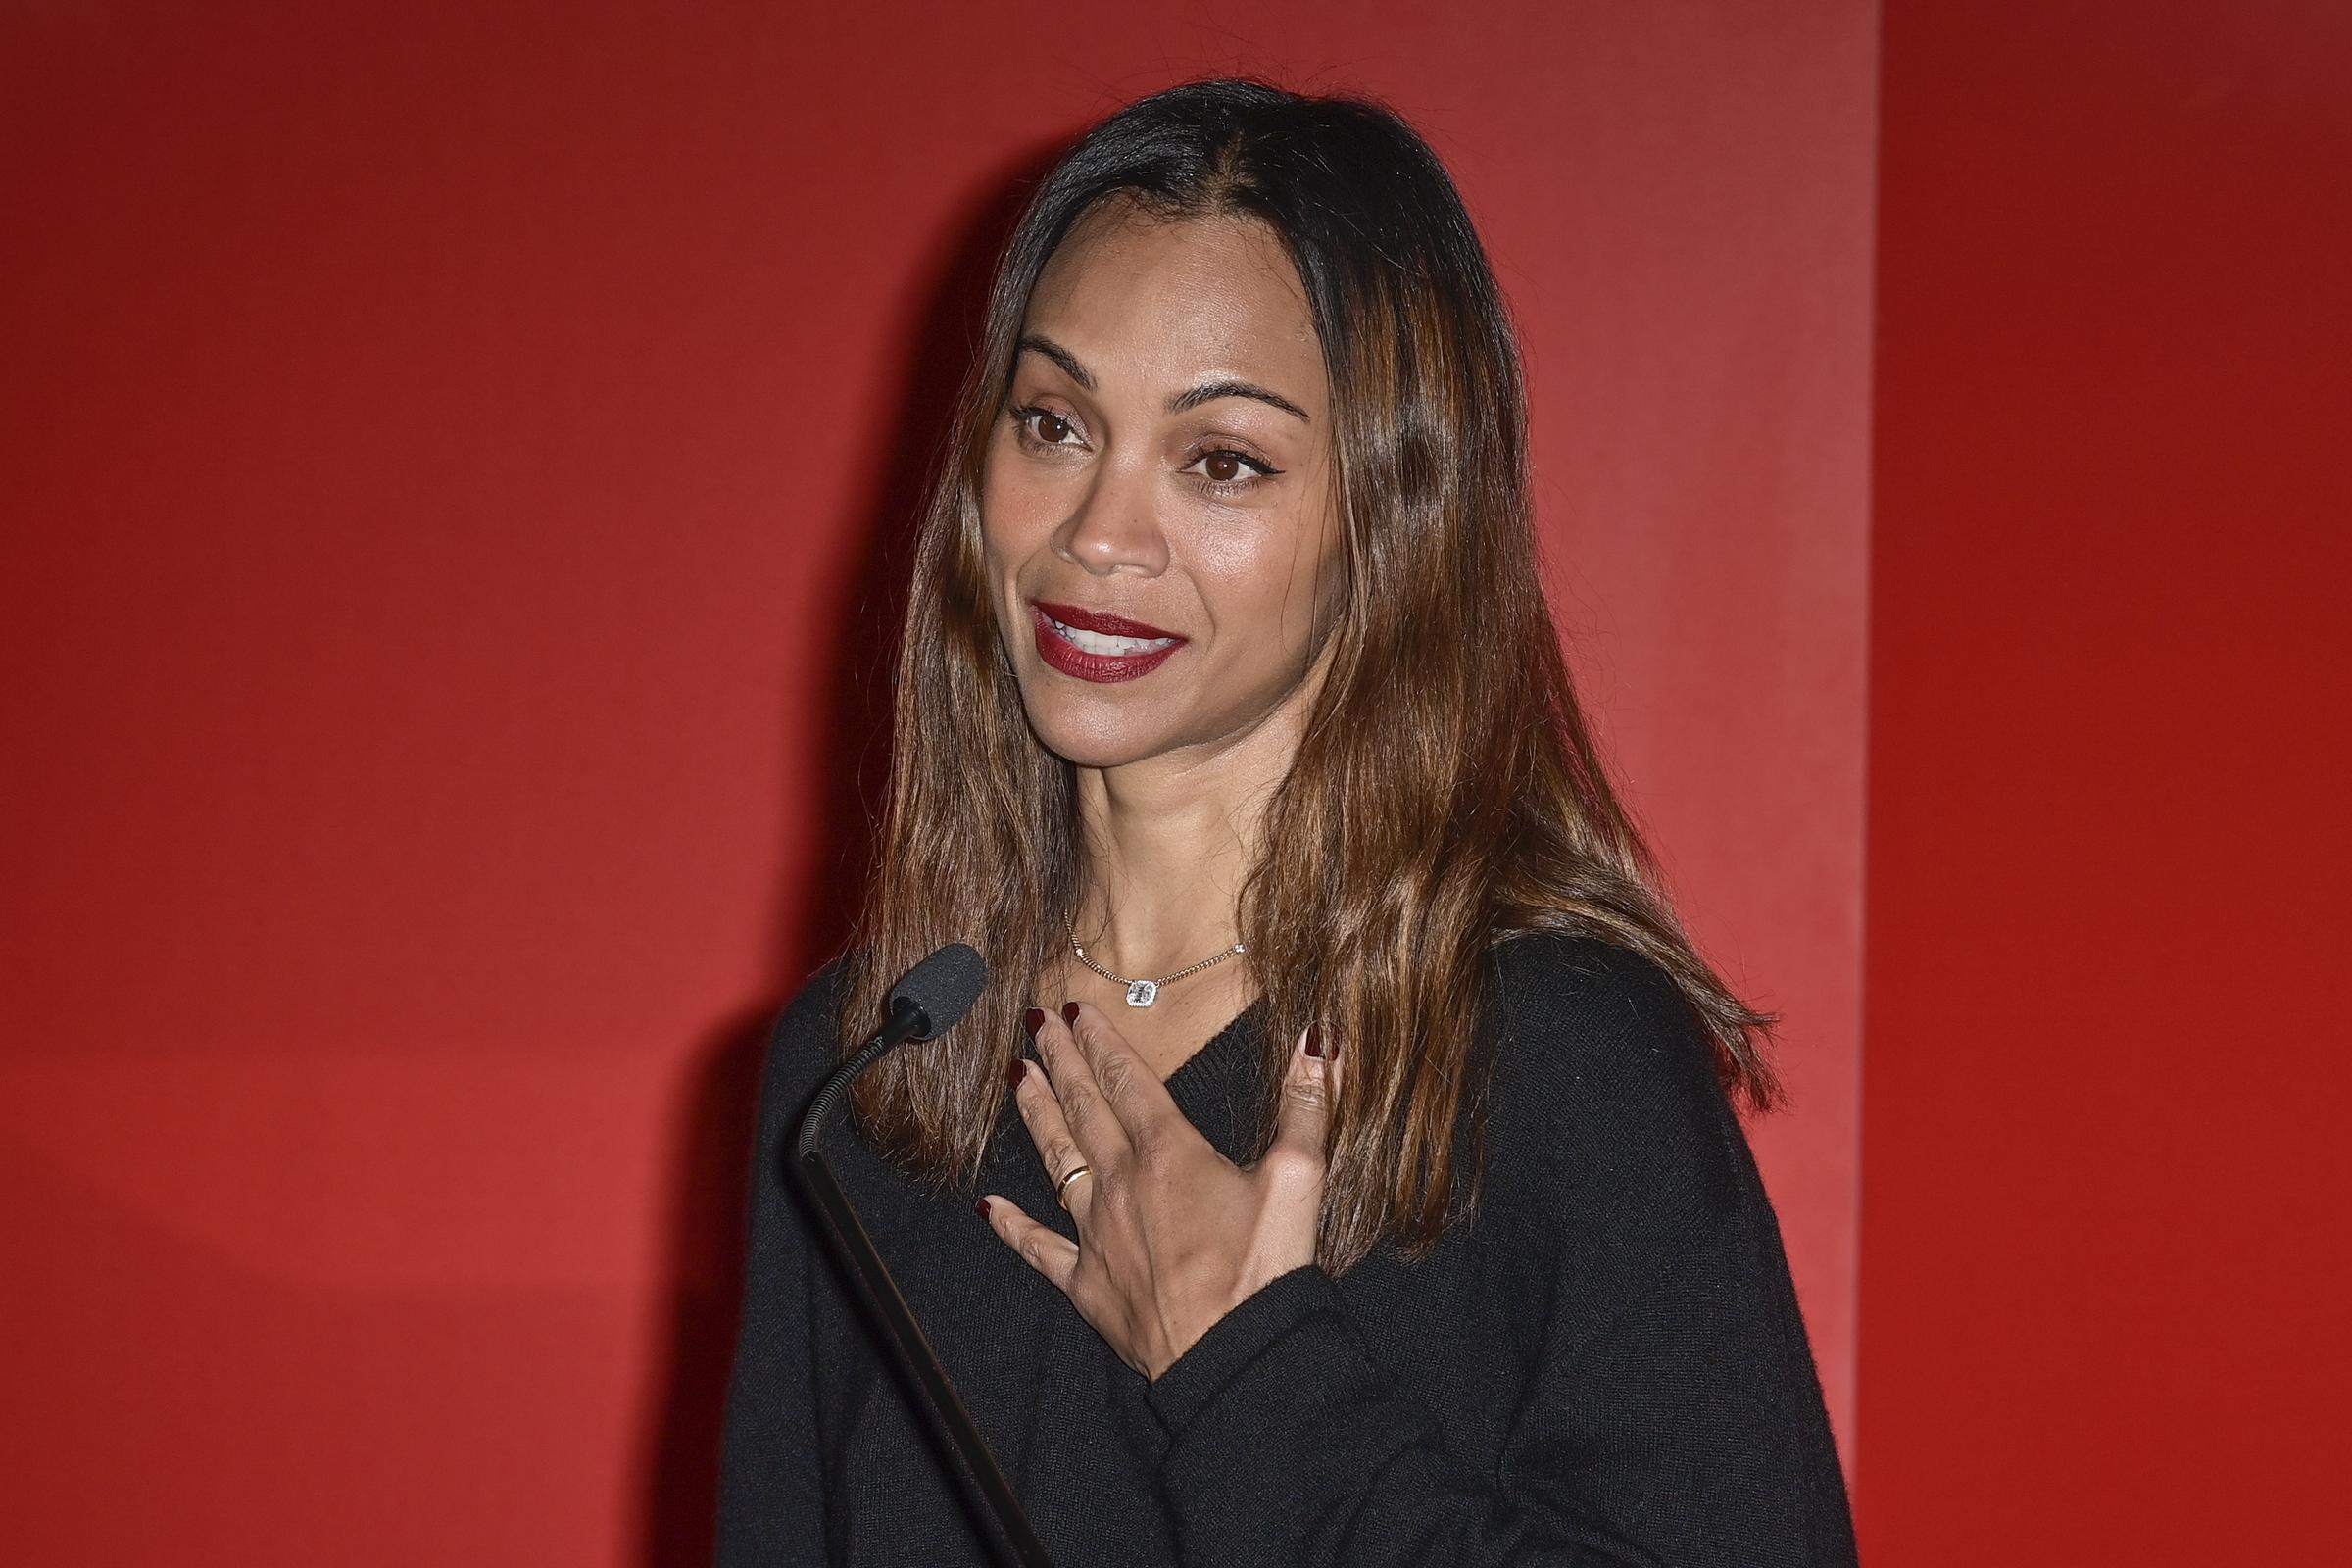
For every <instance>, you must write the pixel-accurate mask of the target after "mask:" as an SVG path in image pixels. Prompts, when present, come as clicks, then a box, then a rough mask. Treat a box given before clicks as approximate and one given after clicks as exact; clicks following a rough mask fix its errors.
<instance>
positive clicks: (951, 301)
mask: <svg viewBox="0 0 2352 1568" xmlns="http://www.w3.org/2000/svg"><path fill="white" fill-rule="evenodd" d="M1061 150H1062V149H1061V147H1060V146H1059V145H1058V144H1056V145H1054V146H1051V147H1047V148H1043V149H1039V150H1033V151H1031V152H1029V153H1027V154H1024V155H1023V156H1021V157H1019V158H1016V159H1014V160H1012V161H1011V162H1010V164H1009V165H1008V166H1007V167H1006V168H1005V170H1004V172H1002V173H1000V174H999V175H997V176H996V177H993V178H991V179H990V180H988V181H986V182H985V184H984V186H983V193H982V194H981V195H980V196H978V197H977V198H975V199H974V200H973V201H972V202H971V203H969V204H968V205H967V207H966V208H965V210H964V212H963V213H962V214H961V215H960V216H959V217H958V218H957V219H956V220H954V221H951V222H949V223H948V224H947V225H946V227H945V229H944V231H943V237H942V239H941V242H940V244H939V246H938V247H937V249H936V251H935V253H934V255H935V257H936V260H935V262H934V263H933V265H932V266H931V268H930V269H929V276H930V279H931V281H930V283H929V285H928V287H927V288H924V289H922V290H920V291H918V293H917V294H916V296H915V297H917V298H919V299H922V300H923V301H925V302H926V303H925V304H924V305H923V307H922V309H921V310H920V311H919V312H918V313H916V315H915V316H914V317H913V319H911V320H910V321H909V323H908V325H909V331H908V334H907V338H908V341H907V343H906V345H905V350H904V354H903V357H902V363H904V364H905V366H906V367H907V370H906V375H905V378H904V380H903V382H902V385H901V388H900V392H899V396H898V398H897V400H896V417H895V418H894V419H892V420H891V421H889V422H888V423H886V424H885V425H884V426H883V427H884V428H885V429H887V430H892V431H899V432H910V433H911V434H912V437H913V439H912V440H911V441H910V442H902V443H901V444H900V445H898V446H896V447H890V448H886V450H884V451H883V452H881V453H879V454H877V455H876V458H875V468H874V476H873V480H872V483H871V484H870V486H869V491H868V499H867V500H866V502H865V503H864V505H863V508H862V511H863V513H864V515H865V519H866V524H865V529H864V536H865V538H866V540H867V541H868V543H867V548H866V549H865V551H864V552H863V554H862V556H861V558H860V559H859V562H858V568H857V570H856V572H855V574H854V575H853V576H852V578H851V579H850V580H849V582H848V583H847V584H846V585H845V586H844V591H843V594H842V598H841V602H840V606H839V611H838V613H837V615H836V618H835V624H834V632H833V640H832V648H831V650H830V654H831V658H830V660H829V662H828V664H827V667H826V668H825V669H824V670H823V671H821V672H820V673H817V674H815V675H812V676H811V678H819V679H824V680H826V681H828V682H829V685H830V700H829V702H828V703H827V705H826V713H827V723H826V729H825V737H826V738H827V740H828V742H829V744H827V745H825V746H824V747H822V748H821V755H822V756H823V757H824V758H825V760H826V763H827V765H826V769H825V774H824V778H823V785H822V794H821V796H820V798H819V801H818V809H819V810H820V812H821V813H822V817H823V831H822V835H821V837H820V839H819V842H820V843H821V844H823V845H825V846H826V847H827V848H826V851H825V858H824V859H823V860H822V861H821V862H820V863H819V865H818V866H817V868H816V870H815V871H814V873H813V874H812V876H811V877H810V879H809V883H808V885H807V886H806V887H803V888H799V889H780V890H779V894H778V899H777V905H776V927H777V929H776V933H775V938H774V940H773V941H772V942H771V943H770V949H771V951H772V952H773V953H774V954H775V956H776V966H775V967H776V972H775V974H774V976H773V986H772V989H771V990H770V992H769V994H768V995H767V996H766V997H765V998H764V999H761V1000H760V1001H758V1002H756V1003H753V1004H749V1005H746V1007H745V1008H743V1009H742V1010H741V1011H739V1012H738V1013H736V1014H735V1015H734V1016H733V1017H731V1018H730V1019H728V1020H727V1021H725V1022H723V1023H721V1024H719V1025H718V1026H717V1027H716V1028H715V1029H713V1030H712V1031H711V1034H710V1036H709V1037H708V1038H707V1039H706V1040H704V1041H703V1042H702V1044H701V1045H700V1046H699V1047H697V1048H696V1050H695V1053H694V1055H693V1063H694V1065H693V1066H692V1068H691V1069H690V1071H689V1074H688V1081H687V1082H686V1083H685V1084H683V1085H682V1086H681V1092H680V1094H679V1095H678V1097H677V1099H676V1101H675V1102H674V1103H675V1104H676V1106H677V1107H678V1109H677V1114H678V1117H679V1123H680V1125H679V1126H678V1127H677V1129H676V1136H675V1138H674V1142H673V1147H674V1148H675V1149H676V1150H677V1151H678V1162H677V1164H676V1165H675V1166H674V1167H673V1169H672V1172H671V1185H670V1194H671V1197H670V1203H669V1221H668V1229H667V1237H668V1247H667V1263H666V1278H667V1279H668V1281H669V1283H670V1314H669V1330H668V1340H669V1356H668V1360H667V1365H666V1367H665V1368H664V1369H663V1371H662V1374H660V1375H659V1376H658V1378H657V1380H656V1383H655V1389H654V1394H653V1397H651V1399H650V1400H649V1403H648V1407H647V1414H646V1417H645V1429H644V1433H643V1437H642V1448H641V1452H642V1454H643V1458H642V1461H641V1468H640V1470H639V1475H640V1477H641V1484H642V1487H643V1495H644V1511H643V1514H642V1518H643V1520H644V1526H643V1536H642V1539H641V1541H640V1543H639V1547H640V1550H639V1553H638V1559H639V1561H641V1562H642V1563H644V1564H645V1565H647V1568H682V1565H686V1564H693V1565H695V1568H707V1565H708V1564H709V1563H710V1561H711V1554H712V1549H713V1506H714V1499H715V1497H716V1494H717V1488H718V1437H719V1420H720V1416H721V1413H722V1411H723V1408H724V1405H725V1400H726V1384H727V1374H728V1370H729V1368H730V1366H731V1365H732V1363H733V1360H734V1353H735V1330H736V1321H737V1317H738V1314H739V1310H740V1307H741V1300H740V1298H741V1295H742V1290H743V1239H744V1198H745V1190H746V1184H747V1181H748V1178H749V1173H750V1160H751V1140H752V1130H753V1121H754V1116H755V1112H756V1109H757V1105H758V1096H759V1089H760V1068H761V1065H762V1063H763V1061H764V1059H765V1056H766V1049H767V1039H768V1032H769V1029H770V1028H771V1026H772V1025H773V1023H774V1021H775V1017H776V1014H777V1013H778V1012H779V1011H781V1010H782V1008H783V1006H784V1005H785V1004H786V1003H787V1002H789V1001H790V1000H791V999H792V996H793V995H794V993H795V992H797V991H798V990H799V988H800V985H801V984H802V982H803V980H805V979H806V978H807V977H808V976H809V975H810V974H812V973H813V972H814V971H815V970H816V969H818V968H819V967H821V966H822V965H823V964H824V963H825V962H826V961H827V960H828V959H829V958H831V957H832V956H834V955H836V954H838V953H839V952H840V951H841V950H842V947H843V946H844V944H845V943H846V941H847V939H848V935H849V927H850V920H851V917H852V915H853V914H854V913H855V908H856V906H855V898H856V894H857V891H858V889H859V888H861V887H862V886H863V885H864V880H865V873H866V869H867V866H868V864H869V862H870V859H871V856H872V852H873V830H874V826H875V823H874V822H873V820H872V816H873V813H875V812H876V811H877V810H878V809H879V806H880V802H881V799H882V788H883V785H884V784H885V782H886V781H887V779H888V773H889V756H890V721H891V709H890V692H891V669H892V662H893V660H894V659H895V657H896V653H897V646H896V645H897V635H896V634H897V630H898V627H899V624H900V621H901V619H902V617H903V615H904V613H905V610H906V601H907V570H908V566H909V563H910V560H911V547H912V544H913V537H914V525H915V522H916V520H917V518H918V516H919V513H920V509H921V507H922V503H923V496H924V491H925V488H926V486H927V484H928V481H929V478H930V475H931V472H932V469H933V466H934V465H935V462H936V459H937V456H938V452H939V447H940V445H941V444H942V443H943V442H944V439H945V435H946V430H947V421H948V416H949V411H950V410H951V409H952V407H953V406H954V403H955V399H956V392H957V390H958V389H959V388H960V386H961V384H962V380H963V375H964V370H965V368H966V366H967V364H968V362H969V358H970V355H971V353H972V350H973V348H974V346H975V345H976V343H977V341H978V338H979V333H980V327H981V322H982V320H983V319H984V317H985V314H986V310H987V303H988V282H989V274H990V271H991V270H992V268H993V267H994V265H995V262H996V258H997V253H998V251H999V249H1000V248H1001V247H1002V245H1003V243H1004V241H1005V238H1006V237H1007V236H1008V235H1009V234H1010V232H1011V229H1012V225H1013V222H1014V221H1016V220H1017V219H1018V218H1019V216H1020V210H1021V207H1022V205H1023V204H1024V203H1025V202H1026V201H1027V199H1028V196H1029V193H1030V191H1031V190H1032V189H1033V188H1034V186H1035V184H1036V182H1037V181H1038V179H1039V178H1041V177H1042V176H1043V175H1044V173H1045V172H1046V171H1047V170H1048V169H1050V168H1051V167H1052V165H1053V162H1054V159H1055V158H1056V157H1058V156H1059V154H1060V152H1061ZM878 633H888V635H877V634H878ZM788 742H789V744H790V745H791V746H792V747H793V748H794V749H795V754H796V755H795V756H794V758H793V766H794V768H795V769H797V768H798V767H799V765H800V764H801V761H802V757H801V755H800V752H801V749H802V748H805V747H806V746H807V745H808V743H809V737H807V736H805V735H794V736H791V737H789V738H788ZM799 837H800V835H799V834H798V833H797V832H796V833H792V834H788V835H787V838H788V840H790V839H797V838H799Z"/></svg>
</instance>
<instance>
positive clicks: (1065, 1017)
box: [1061, 1002, 1078, 1023]
mask: <svg viewBox="0 0 2352 1568" xmlns="http://www.w3.org/2000/svg"><path fill="white" fill-rule="evenodd" d="M1061 1021H1062V1022H1063V1023H1076V1022H1077V1021H1078V1004H1076V1003H1075V1002H1065V1003H1063V1004H1062V1005H1061Z"/></svg>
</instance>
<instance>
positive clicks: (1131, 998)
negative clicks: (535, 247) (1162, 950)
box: [1070, 922, 1242, 1007]
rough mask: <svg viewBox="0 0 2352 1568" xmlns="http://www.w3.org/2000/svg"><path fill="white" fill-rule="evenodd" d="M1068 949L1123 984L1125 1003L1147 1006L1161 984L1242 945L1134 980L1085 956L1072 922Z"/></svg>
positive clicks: (1193, 971) (1231, 953)
mask: <svg viewBox="0 0 2352 1568" xmlns="http://www.w3.org/2000/svg"><path fill="white" fill-rule="evenodd" d="M1070 951H1071V952H1072V953H1075V954H1076V955H1078V961H1079V962H1080V963H1083V964H1085V965H1086V966H1087V967H1088V968H1089V969H1092V970H1094V971H1095V973H1097V974H1099V975H1101V976H1102V977H1103V979H1105V980H1108V981H1109V982H1110V983H1111V984H1113V985H1119V986H1125V987H1126V988H1127V1005H1129V1006H1130V1007H1149V1006H1150V1005H1152V1004H1153V1003H1154V1002H1157V1001H1158V1000H1159V988H1160V987H1161V986H1164V985H1171V984H1173V983H1174V982H1176V981H1178V980H1181V979H1183V978H1184V977H1185V976H1186V975H1188V974H1199V973H1200V972H1201V970H1203V969H1205V968H1207V967H1208V966H1209V965H1210V964H1212V963H1223V962H1224V961H1225V960H1226V959H1227V958H1230V957H1232V956H1234V955H1235V954H1237V953H1240V952H1241V951H1242V945H1241V944H1240V943H1239V942H1236V943H1235V944H1234V945H1233V946H1232V947H1230V948H1227V949H1226V950H1225V951H1224V952H1223V953H1220V954H1218V955H1217V956H1215V957H1213V958H1202V959H1201V961H1200V962H1199V963H1188V964H1186V965H1185V966H1184V967H1183V968H1181V969H1179V970H1177V971H1176V972H1175V973H1174V974H1163V975H1161V976H1160V977H1159V978H1158V979H1156V980H1136V979H1132V978H1130V977H1128V976H1126V975H1123V974H1112V973H1111V972H1110V971H1109V970H1108V969H1105V968H1103V966H1102V965H1101V964H1099V963H1097V962H1096V961H1095V960H1094V959H1092V958H1090V957H1088V956H1086V949H1084V948H1083V947H1081V946H1079V944H1078V927H1077V925H1076V924H1075V923H1074V922H1073V923H1072V925H1071V926H1070Z"/></svg>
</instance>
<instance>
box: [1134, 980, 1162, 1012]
mask: <svg viewBox="0 0 2352 1568" xmlns="http://www.w3.org/2000/svg"><path fill="white" fill-rule="evenodd" d="M1158 1000H1159V982H1158V981H1156V980H1131V981H1129V982H1128V985H1127V1005H1129V1006H1130V1007H1149V1006H1150V1005H1152V1003H1154V1002H1156V1001H1158Z"/></svg>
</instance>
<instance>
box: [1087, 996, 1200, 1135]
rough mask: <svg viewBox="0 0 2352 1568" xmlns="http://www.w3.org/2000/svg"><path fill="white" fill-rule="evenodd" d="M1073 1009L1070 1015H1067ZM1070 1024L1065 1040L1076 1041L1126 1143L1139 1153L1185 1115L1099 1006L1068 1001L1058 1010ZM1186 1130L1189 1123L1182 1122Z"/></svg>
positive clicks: (1148, 1063) (1150, 1066)
mask: <svg viewBox="0 0 2352 1568" xmlns="http://www.w3.org/2000/svg"><path fill="white" fill-rule="evenodd" d="M1073 1009H1074V1011H1075V1015H1074V1016H1071V1014H1072V1012H1073ZM1062 1012H1063V1014H1064V1016H1065V1017H1068V1019H1069V1028H1070V1037H1071V1038H1072V1039H1073V1040H1075V1041H1076V1042H1077V1045H1078V1054H1079V1055H1080V1056H1081V1057H1082V1058H1083V1059H1084V1060H1085V1063H1086V1069H1087V1071H1088V1072H1089V1073H1090V1074H1092V1075H1093V1078H1094V1081H1095V1084H1096V1085H1097V1087H1099V1088H1100V1089H1101V1090H1102V1092H1103V1103H1104V1104H1105V1105H1107V1106H1108V1107H1109V1108H1110V1112H1111V1114H1112V1115H1113V1116H1115V1117H1117V1118H1118V1122H1119V1127H1120V1130H1121V1131H1122V1132H1124V1133H1125V1134H1126V1135H1127V1139H1128V1141H1129V1142H1130V1143H1132V1144H1134V1145H1136V1146H1137V1147H1138V1148H1141V1147H1142V1146H1143V1145H1145V1144H1147V1143H1150V1142H1152V1141H1153V1140H1155V1139H1157V1138H1158V1137H1159V1136H1160V1135H1161V1134H1162V1133H1164V1132H1165V1131H1166V1130H1167V1128H1168V1126H1169V1125H1170V1120H1169V1118H1171V1117H1173V1118H1175V1120H1177V1121H1184V1113H1183V1112H1182V1111H1180V1110H1178V1109H1177V1108H1176V1101H1175V1098H1174V1097H1173V1096H1171V1095H1170V1094H1169V1093H1168V1089H1167V1085H1165V1084H1163V1083H1161V1082H1160V1081H1159V1074H1157V1073H1155V1072H1153V1071H1152V1065H1151V1063H1150V1062H1147V1061H1146V1060H1144V1058H1143V1055H1142V1054H1141V1053H1139V1052H1138V1051H1137V1050H1136V1049H1135V1048H1134V1047H1133V1046H1131V1045H1129V1044H1128V1043H1127V1037H1126V1036H1125V1035H1124V1034H1121V1033H1120V1032H1119V1027H1118V1025H1116V1024H1114V1023H1112V1022H1111V1021H1110V1016H1109V1015H1108V1014H1107V1013H1105V1012H1103V1009H1102V1008H1100V1007H1091V1006H1088V1005H1086V1004H1085V1003H1083V1002H1073V1003H1071V1004H1069V1005H1067V1006H1065V1007H1063V1008H1062ZM1184 1125H1185V1126H1188V1127H1189V1126H1191V1125H1192V1123H1190V1122H1184Z"/></svg>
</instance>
